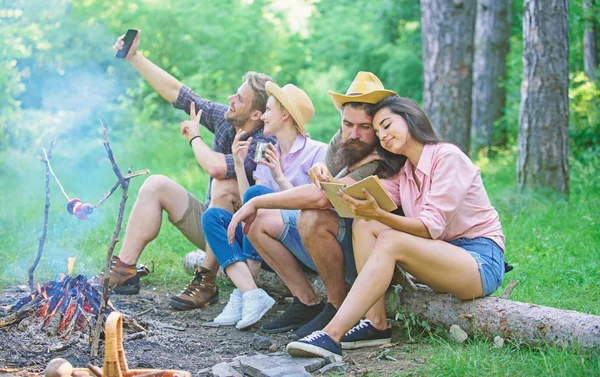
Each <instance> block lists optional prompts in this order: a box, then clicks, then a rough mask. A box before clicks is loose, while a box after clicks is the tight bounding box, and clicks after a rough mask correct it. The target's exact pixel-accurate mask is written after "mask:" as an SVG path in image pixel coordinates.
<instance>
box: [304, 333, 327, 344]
mask: <svg viewBox="0 0 600 377" xmlns="http://www.w3.org/2000/svg"><path fill="white" fill-rule="evenodd" d="M324 335H327V333H326V332H325V331H315V332H313V333H312V334H310V335H307V336H305V337H304V338H302V339H300V340H304V341H306V342H312V341H313V340H316V339H319V338H320V337H322V336H324Z"/></svg>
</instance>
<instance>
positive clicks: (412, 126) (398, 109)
mask: <svg viewBox="0 0 600 377" xmlns="http://www.w3.org/2000/svg"><path fill="white" fill-rule="evenodd" d="M383 109H389V110H390V111H391V112H392V113H394V114H397V115H400V116H401V117H402V118H403V119H404V120H405V121H406V125H407V127H408V133H409V134H410V137H411V138H412V139H414V140H415V141H417V142H419V143H421V144H437V143H441V142H443V140H442V139H441V138H440V137H439V136H438V135H437V134H436V133H435V130H434V129H433V127H432V126H431V122H430V121H429V118H428V117H427V114H425V112H424V111H423V109H421V107H420V106H419V105H417V103H416V102H414V101H412V100H410V99H408V98H405V97H400V96H390V97H387V98H385V99H383V100H382V101H381V102H379V103H378V104H377V105H375V106H374V107H373V108H371V109H369V110H370V111H371V113H370V115H371V116H375V114H377V112H378V111H380V110H383ZM376 148H377V151H378V152H379V153H380V154H381V155H382V156H383V160H382V161H381V163H380V164H379V168H378V171H379V170H380V169H382V170H385V174H386V176H381V175H379V174H377V175H379V176H380V177H381V178H386V177H389V176H390V175H387V174H389V173H390V171H391V170H394V169H395V170H394V173H393V174H391V175H395V174H397V173H398V172H399V171H400V168H401V167H402V166H404V163H405V162H406V157H405V156H402V155H398V154H394V153H392V152H390V151H388V150H386V149H385V148H383V147H382V146H381V143H377V146H376Z"/></svg>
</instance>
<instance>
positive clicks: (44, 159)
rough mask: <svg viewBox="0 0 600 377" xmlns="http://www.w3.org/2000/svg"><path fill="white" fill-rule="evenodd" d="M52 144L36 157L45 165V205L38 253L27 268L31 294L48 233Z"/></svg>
mask: <svg viewBox="0 0 600 377" xmlns="http://www.w3.org/2000/svg"><path fill="white" fill-rule="evenodd" d="M54 143H56V140H55V141H53V142H51V143H50V148H48V153H46V150H45V149H43V148H42V150H43V151H44V157H41V156H38V158H39V159H40V161H41V162H43V163H44V164H45V165H46V205H45V206H44V227H43V230H42V236H41V237H40V239H39V244H38V252H37V255H36V257H35V260H34V261H33V264H32V265H31V267H30V268H29V289H30V290H31V292H34V291H35V287H34V286H33V272H34V271H35V269H36V267H37V265H38V263H39V262H40V259H41V258H42V252H43V251H44V242H46V234H47V233H48V210H49V209H50V172H51V168H50V158H51V157H52V148H53V147H54Z"/></svg>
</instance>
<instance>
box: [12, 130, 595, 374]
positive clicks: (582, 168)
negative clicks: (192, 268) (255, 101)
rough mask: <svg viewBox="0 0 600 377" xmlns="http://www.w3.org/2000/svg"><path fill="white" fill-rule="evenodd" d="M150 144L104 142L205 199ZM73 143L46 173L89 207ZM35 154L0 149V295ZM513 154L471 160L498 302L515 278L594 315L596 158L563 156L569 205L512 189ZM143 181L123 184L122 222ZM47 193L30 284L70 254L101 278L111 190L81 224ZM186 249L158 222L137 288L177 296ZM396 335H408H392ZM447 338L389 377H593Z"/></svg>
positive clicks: (585, 361) (102, 163)
mask: <svg viewBox="0 0 600 377" xmlns="http://www.w3.org/2000/svg"><path fill="white" fill-rule="evenodd" d="M110 136H111V135H109V137H110ZM147 136H148V137H146V138H140V137H139V135H137V136H132V137H130V138H126V139H123V140H116V141H115V140H112V139H111V142H112V146H113V150H114V153H115V157H116V159H117V162H118V163H119V164H121V167H122V168H123V169H125V168H126V167H128V166H130V165H133V169H134V170H137V169H143V168H148V169H150V170H151V172H152V173H153V174H164V175H167V176H169V177H171V178H173V179H174V180H175V181H177V182H180V183H181V184H182V185H183V186H184V187H186V188H187V189H188V190H190V191H191V192H192V193H194V194H196V195H197V196H198V197H199V198H204V196H205V189H206V183H207V177H206V175H205V174H204V173H203V172H201V170H200V169H199V168H198V166H197V164H196V162H195V161H194V158H193V155H192V153H191V151H190V150H189V147H188V146H187V145H186V142H185V140H183V138H181V136H179V135H178V134H177V132H176V130H173V129H170V130H160V129H159V130H156V129H154V130H152V134H149V135H147ZM116 139H118V137H117V138H116ZM71 144H72V143H70V142H69V141H63V142H61V144H59V145H57V146H56V147H55V153H54V157H53V160H52V162H53V168H54V170H55V172H56V174H57V175H58V176H59V178H60V179H61V181H62V183H63V185H64V186H65V189H66V190H67V192H68V193H69V195H71V196H77V197H80V198H81V199H82V200H83V201H85V202H96V201H97V200H99V199H100V198H101V197H102V195H103V194H104V193H105V192H107V191H108V189H109V188H110V187H111V186H112V184H113V183H114V181H115V178H114V175H113V173H112V170H111V168H110V164H108V163H107V159H106V155H105V152H104V150H103V148H102V145H101V143H99V142H94V143H91V144H90V145H88V146H86V147H85V148H74V149H71V148H69V146H70V145H71ZM165 146H168V147H165ZM36 153H38V151H37V150H36V151H33V150H31V151H27V152H18V151H15V150H7V151H3V152H2V153H0V156H2V157H1V158H2V160H0V181H1V183H2V195H1V196H0V208H2V211H1V213H0V258H1V260H2V266H3V267H2V268H1V269H0V287H6V286H8V285H14V284H26V282H27V270H28V268H29V266H30V265H31V263H32V261H33V260H34V258H35V254H36V252H37V248H38V241H37V240H38V237H39V236H40V234H41V228H42V220H43V206H44V199H45V198H44V166H43V164H41V163H40V162H39V161H37V159H36V158H35V154H36ZM515 156H516V151H514V150H512V151H505V152H501V153H499V154H498V155H497V156H496V157H494V158H493V159H492V160H487V159H485V158H478V159H475V160H476V163H477V164H478V165H479V166H480V167H481V168H482V175H483V179H484V183H485V185H486V188H487V190H488V193H489V195H490V198H491V200H492V203H493V204H494V206H495V207H496V209H497V210H498V212H499V214H500V219H501V221H502V224H503V228H504V231H505V235H506V238H507V242H506V245H507V251H506V259H507V260H508V261H509V262H510V263H511V264H513V265H514V266H515V270H514V271H513V272H510V273H509V274H507V276H506V280H505V283H504V286H503V287H501V288H500V289H499V290H498V292H496V295H499V294H500V293H501V292H502V290H503V288H504V287H505V286H506V284H507V283H508V281H509V280H518V281H519V285H518V286H517V288H516V289H515V290H514V291H513V294H512V296H511V299H514V300H518V301H523V302H530V303H535V304H539V305H548V306H553V307H557V308H561V309H571V310H577V311H581V312H586V313H591V314H595V315H600V246H599V245H600V242H599V241H600V224H599V218H598V213H599V212H600V211H599V210H600V195H599V194H598V193H599V192H600V181H599V180H597V176H598V175H599V173H600V153H598V152H597V151H596V152H594V151H591V152H589V153H586V154H581V155H580V156H578V158H577V159H574V158H573V159H571V161H570V166H571V195H570V198H569V200H566V199H565V198H564V197H561V196H560V195H557V194H554V193H551V192H546V191H520V190H518V189H517V188H516V183H515V182H516V178H515ZM16 161H18V163H16ZM143 179H144V178H143V177H142V178H135V179H134V180H132V184H131V187H130V192H129V200H128V205H127V211H126V218H125V220H127V215H128V214H129V211H130V210H131V207H132V205H133V203H134V201H135V198H136V196H137V190H138V188H139V187H140V185H141V183H142V182H143ZM51 190H52V195H51V203H52V204H51V208H50V221H49V229H48V237H47V239H46V245H45V248H44V254H43V256H42V260H41V262H40V265H39V266H38V268H37V270H36V275H35V277H36V280H37V281H43V280H47V279H49V278H54V277H56V276H57V274H58V273H60V272H65V270H66V264H67V258H68V257H71V256H75V257H77V261H76V263H75V273H85V274H87V275H93V274H96V273H98V271H99V270H100V269H101V268H102V266H103V265H104V260H105V256H106V250H107V246H108V244H109V242H110V239H111V237H112V232H113V230H114V226H115V221H116V215H117V211H118V205H119V201H120V191H117V192H116V193H115V194H114V195H113V196H112V197H111V198H110V199H109V200H108V201H107V202H106V203H105V204H104V205H103V206H102V207H100V208H99V209H98V210H97V211H96V212H95V213H94V214H93V215H92V216H91V217H90V219H89V220H86V221H81V220H78V219H76V218H74V217H73V216H71V215H69V214H68V213H67V211H66V210H65V205H66V200H65V199H64V197H62V194H60V191H59V190H58V187H57V185H56V184H55V183H54V182H53V181H52V182H51ZM124 225H125V224H124ZM123 235H124V233H122V234H121V237H122V236H123ZM193 249H194V247H193V245H191V244H190V243H189V242H188V241H187V240H185V238H183V237H182V236H181V235H180V234H179V232H178V231H177V230H176V229H175V228H174V227H173V226H171V225H170V224H169V222H168V220H167V219H166V216H165V218H163V228H162V230H161V234H160V236H159V237H158V238H157V239H156V240H155V241H154V242H152V243H151V244H149V245H148V247H147V249H146V251H145V252H144V254H143V255H142V258H141V260H140V262H141V263H146V264H151V262H154V265H155V273H154V274H153V275H151V276H150V277H149V278H147V279H145V280H144V285H145V286H146V287H147V288H156V289H157V290H160V291H164V292H175V291H178V290H180V289H181V288H182V287H183V286H184V285H185V284H187V282H188V281H189V275H187V274H186V273H185V272H184V271H183V268H182V257H183V256H184V255H185V254H186V253H187V252H189V251H191V250H193ZM117 250H118V246H117ZM222 284H223V285H227V283H225V282H224V283H222ZM395 331H396V332H403V331H406V330H405V329H404V328H401V327H396V330H395ZM444 332H445V331H441V332H436V335H435V336H434V335H429V334H427V333H425V335H421V336H416V337H415V338H414V340H413V341H414V342H416V344H417V345H418V347H417V348H418V350H417V351H411V352H410V354H409V357H416V358H420V359H423V360H426V362H425V364H419V363H417V364H415V367H414V369H411V370H406V371H403V372H398V373H397V375H402V373H404V375H406V374H409V375H417V376H432V375H435V376H469V375H473V376H475V375H477V376H479V375H485V376H514V375H522V376H540V375H544V376H591V375H600V365H599V362H598V359H599V356H600V355H598V352H595V353H590V352H589V351H579V350H573V349H563V348H555V347H536V348H531V347H527V346H524V345H515V344H508V345H506V346H505V347H504V348H501V349H497V348H494V347H493V346H492V345H491V344H490V343H489V342H488V341H487V340H484V339H475V340H471V341H469V342H467V343H466V344H462V345H457V344H455V343H452V342H449V341H447V340H446V336H445V334H443V333H444ZM394 352H395V353H397V354H398V357H400V353H401V352H403V351H393V352H392V353H391V355H392V356H393V355H394V354H395V353H394ZM381 362H391V363H393V361H381Z"/></svg>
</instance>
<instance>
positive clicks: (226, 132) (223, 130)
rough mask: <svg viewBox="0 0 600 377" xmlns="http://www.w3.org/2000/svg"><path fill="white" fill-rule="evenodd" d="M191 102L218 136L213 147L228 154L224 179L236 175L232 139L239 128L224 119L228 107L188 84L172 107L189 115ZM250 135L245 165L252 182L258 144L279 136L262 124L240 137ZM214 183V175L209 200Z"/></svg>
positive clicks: (203, 123) (216, 150)
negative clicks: (204, 97)
mask: <svg viewBox="0 0 600 377" xmlns="http://www.w3.org/2000/svg"><path fill="white" fill-rule="evenodd" d="M191 101H194V104H195V105H196V111H198V110H202V116H201V118H200V124H202V125H203V126H204V127H206V128H207V129H208V130H209V131H210V132H212V133H213V134H214V135H215V137H214V139H213V144H212V149H213V150H214V151H215V152H219V153H223V154H224V155H225V162H226V163H227V174H226V175H225V178H227V179H231V178H235V177H236V176H235V167H234V161H233V154H232V150H231V146H232V144H233V139H234V138H235V133H236V129H235V127H233V125H232V124H231V123H229V122H228V121H227V120H225V113H226V112H227V110H228V109H229V107H228V106H226V105H223V104H220V103H217V102H212V101H208V100H206V99H203V98H202V97H200V96H199V95H197V94H196V93H194V92H193V91H192V90H191V89H190V88H188V87H187V86H185V85H183V86H182V87H181V89H180V90H179V95H178V96H177V101H175V102H174V103H173V107H175V108H177V109H181V110H183V111H185V112H186V113H187V114H188V115H189V113H190V104H191ZM249 137H252V143H251V144H250V147H249V148H248V155H247V156H246V160H245V161H244V168H245V170H246V177H248V183H250V185H253V184H254V178H253V176H252V173H253V172H254V170H255V169H256V162H254V153H255V151H256V143H258V142H266V143H273V144H275V142H276V139H275V138H274V137H270V136H266V135H264V134H263V127H259V128H256V129H254V130H252V131H250V132H248V133H246V134H245V135H244V136H242V138H241V139H242V140H246V139H248V138H249ZM211 183H212V177H211V178H210V181H209V183H208V191H207V193H206V200H207V202H208V201H210V186H211Z"/></svg>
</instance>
